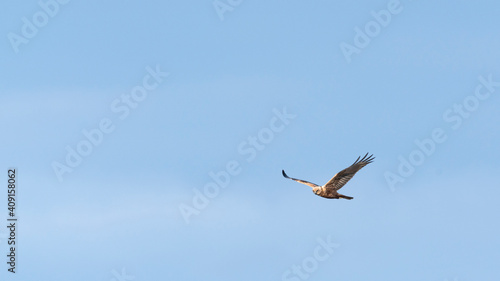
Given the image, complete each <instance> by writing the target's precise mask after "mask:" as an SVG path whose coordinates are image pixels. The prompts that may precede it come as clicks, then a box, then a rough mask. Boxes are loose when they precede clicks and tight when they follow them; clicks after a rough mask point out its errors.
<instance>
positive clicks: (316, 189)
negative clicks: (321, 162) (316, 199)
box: [313, 186, 321, 195]
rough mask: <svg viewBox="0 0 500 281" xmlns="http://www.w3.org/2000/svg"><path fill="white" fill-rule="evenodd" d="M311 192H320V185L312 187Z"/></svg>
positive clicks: (317, 193)
mask: <svg viewBox="0 0 500 281" xmlns="http://www.w3.org/2000/svg"><path fill="white" fill-rule="evenodd" d="M313 192H314V194H316V195H319V194H320V193H321V186H316V187H313Z"/></svg>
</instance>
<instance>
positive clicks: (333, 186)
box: [281, 153, 375, 200]
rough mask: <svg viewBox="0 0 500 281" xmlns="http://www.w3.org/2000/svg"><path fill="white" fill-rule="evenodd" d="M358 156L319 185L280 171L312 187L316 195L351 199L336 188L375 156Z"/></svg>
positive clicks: (342, 184) (286, 176)
mask: <svg viewBox="0 0 500 281" xmlns="http://www.w3.org/2000/svg"><path fill="white" fill-rule="evenodd" d="M360 158H361V156H360V157H358V159H356V161H354V163H353V164H352V165H351V166H349V167H347V168H345V169H344V170H342V171H340V172H338V173H337V174H335V176H333V178H332V179H331V180H329V181H328V182H327V183H326V184H325V185H323V186H320V185H317V184H314V183H312V182H308V181H305V180H299V179H294V178H291V177H289V176H288V175H287V174H286V173H285V170H281V172H282V173H283V176H284V177H285V178H287V179H291V180H294V181H296V182H300V183H303V184H305V185H308V186H310V187H312V189H313V192H314V194H316V195H318V196H321V197H325V198H328V199H340V198H344V199H348V200H351V199H353V198H354V197H350V196H346V195H342V194H340V193H338V192H337V190H339V189H341V188H342V187H343V186H344V185H345V184H346V183H347V182H348V181H349V180H350V179H352V177H354V175H355V174H356V173H357V172H358V171H359V170H361V168H363V167H364V166H366V165H368V164H370V163H371V162H373V159H375V157H373V154H372V155H370V156H368V153H366V155H365V156H363V158H361V159H360Z"/></svg>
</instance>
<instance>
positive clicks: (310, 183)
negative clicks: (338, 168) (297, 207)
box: [281, 170, 319, 187]
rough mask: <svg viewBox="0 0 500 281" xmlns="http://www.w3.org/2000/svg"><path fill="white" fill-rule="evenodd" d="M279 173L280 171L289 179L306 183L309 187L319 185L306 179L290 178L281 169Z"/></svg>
mask: <svg viewBox="0 0 500 281" xmlns="http://www.w3.org/2000/svg"><path fill="white" fill-rule="evenodd" d="M281 173H282V174H283V176H284V177H285V178H287V179H291V180H294V181H296V182H300V183H303V184H306V185H308V186H310V187H316V186H319V185H317V184H314V183H312V182H308V181H304V180H299V179H294V178H291V177H289V176H287V174H286V173H285V170H281Z"/></svg>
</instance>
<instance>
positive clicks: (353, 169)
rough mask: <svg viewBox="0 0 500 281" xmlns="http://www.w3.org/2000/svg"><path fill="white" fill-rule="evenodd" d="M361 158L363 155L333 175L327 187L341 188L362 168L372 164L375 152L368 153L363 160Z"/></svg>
mask: <svg viewBox="0 0 500 281" xmlns="http://www.w3.org/2000/svg"><path fill="white" fill-rule="evenodd" d="M359 158H361V157H358V159H356V161H354V163H353V164H352V165H351V166H349V167H348V168H345V169H344V170H342V171H340V172H338V173H337V174H336V175H335V176H333V178H332V179H331V180H330V181H328V182H327V183H326V184H325V188H327V189H328V188H332V189H334V190H339V189H341V188H342V187H343V186H344V185H345V184H346V183H347V182H348V181H349V180H350V179H352V177H354V175H355V174H356V173H357V172H358V171H359V170H361V168H363V167H364V166H366V165H368V164H370V163H371V162H373V159H375V157H373V154H372V155H370V156H368V153H366V155H365V156H363V158H361V160H360V159H359Z"/></svg>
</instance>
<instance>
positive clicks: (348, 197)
mask: <svg viewBox="0 0 500 281" xmlns="http://www.w3.org/2000/svg"><path fill="white" fill-rule="evenodd" d="M339 197H340V198H344V199H347V200H351V199H353V198H354V197H351V196H346V195H342V194H339Z"/></svg>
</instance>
